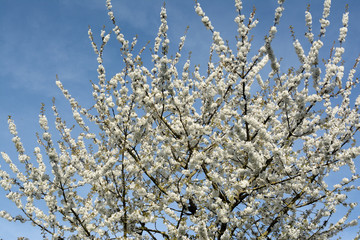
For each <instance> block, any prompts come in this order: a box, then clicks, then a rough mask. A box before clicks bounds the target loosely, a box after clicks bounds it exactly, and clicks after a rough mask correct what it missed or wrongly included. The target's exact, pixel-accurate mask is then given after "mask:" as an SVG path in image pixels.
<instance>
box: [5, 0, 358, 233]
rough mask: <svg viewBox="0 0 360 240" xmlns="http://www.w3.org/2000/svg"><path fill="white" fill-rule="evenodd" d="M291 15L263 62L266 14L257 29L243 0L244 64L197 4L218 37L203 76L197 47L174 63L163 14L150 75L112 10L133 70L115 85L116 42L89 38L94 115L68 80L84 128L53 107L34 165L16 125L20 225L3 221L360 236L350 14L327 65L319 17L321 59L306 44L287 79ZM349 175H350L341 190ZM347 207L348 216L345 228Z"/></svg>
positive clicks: (297, 47) (126, 69) (52, 227)
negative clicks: (259, 31) (279, 48)
mask: <svg viewBox="0 0 360 240" xmlns="http://www.w3.org/2000/svg"><path fill="white" fill-rule="evenodd" d="M283 5H284V0H279V1H278V7H277V8H276V9H275V16H274V22H273V24H272V25H271V26H270V28H269V31H268V32H267V33H266V36H265V38H264V42H263V44H262V45H261V46H260V48H259V49H258V51H257V52H255V51H252V48H253V45H252V40H251V37H250V36H251V30H253V29H254V28H255V27H256V25H257V23H258V20H256V18H255V10H254V11H253V12H251V13H250V14H249V16H248V18H247V17H246V15H245V14H243V6H242V1H241V0H235V8H236V11H237V16H236V17H235V19H234V21H235V23H236V25H237V38H236V39H237V42H236V45H235V46H236V49H235V50H234V51H233V50H232V49H231V47H230V46H229V45H227V44H225V42H226V41H225V40H224V39H223V38H222V36H221V33H220V31H216V29H215V27H214V26H212V24H211V21H210V18H209V17H208V16H206V15H205V12H204V10H203V9H202V8H201V7H200V4H199V3H196V6H195V12H196V13H197V14H198V15H199V16H200V17H201V21H202V22H203V24H204V25H205V27H206V28H207V29H208V30H209V31H210V33H211V36H212V45H211V49H210V52H211V57H210V60H209V63H208V69H207V72H206V74H203V72H202V69H201V68H200V66H198V65H196V66H195V67H192V66H191V60H190V59H188V60H187V61H184V62H183V65H182V66H181V67H179V66H178V65H180V63H181V61H180V57H181V51H182V48H183V46H184V44H185V39H186V37H185V36H182V37H181V38H180V43H179V47H178V50H177V51H176V54H175V55H174V57H170V53H169V52H170V46H171V45H170V40H169V38H168V28H169V27H168V23H167V17H168V16H167V12H166V8H165V6H164V7H162V9H161V12H160V21H161V23H160V27H159V30H158V33H157V35H156V37H155V41H154V47H153V51H152V62H151V63H148V64H144V63H142V61H141V55H142V53H143V51H144V48H141V49H140V50H139V51H138V53H136V52H135V50H136V49H137V47H136V43H137V39H136V38H134V39H132V41H128V40H126V38H125V36H124V34H123V33H122V32H121V29H120V27H119V26H118V25H117V22H116V18H115V15H114V12H113V11H112V4H111V1H110V0H106V6H107V9H108V15H109V18H110V20H111V22H112V23H113V24H114V28H113V34H115V36H116V39H117V40H118V42H119V43H120V45H121V54H122V59H123V69H121V70H120V71H119V72H117V73H116V74H115V75H114V76H112V77H108V76H107V72H106V68H105V66H104V62H103V56H102V55H103V51H104V48H105V46H106V44H107V43H108V42H109V40H110V36H111V35H110V34H106V31H105V30H102V31H101V32H100V37H101V42H100V45H98V44H96V43H95V40H94V37H93V32H92V30H91V29H89V31H88V34H89V38H90V41H91V46H92V48H93V50H94V53H95V55H96V58H97V62H98V68H97V72H98V82H96V83H92V88H93V92H92V96H93V104H92V105H91V106H90V108H89V109H87V108H83V107H81V105H80V104H79V103H78V102H77V100H76V99H75V98H73V97H72V96H71V95H70V93H69V91H68V90H66V89H65V87H64V86H63V84H62V83H61V81H60V80H57V81H56V84H57V86H58V87H59V89H60V90H61V91H62V93H63V95H64V96H65V98H66V99H67V100H68V101H69V104H70V106H71V109H72V116H73V119H74V123H75V125H76V126H75V127H72V126H71V127H70V126H68V124H67V123H66V122H65V121H64V120H63V119H62V118H61V116H60V114H59V112H58V110H57V108H56V106H55V104H54V105H53V107H52V110H53V112H54V115H55V128H56V131H57V132H58V136H59V137H58V138H59V139H57V138H56V135H55V134H51V133H50V129H51V128H50V127H49V125H48V119H47V117H46V115H45V112H44V108H42V110H41V114H40V115H39V124H40V127H41V129H42V134H38V144H39V146H38V147H36V148H35V149H34V151H33V152H34V157H33V158H31V157H30V156H28V155H26V152H25V149H24V147H23V145H22V142H21V139H20V137H19V136H18V132H17V130H16V125H15V123H14V121H13V120H12V119H11V118H9V120H8V124H9V130H10V133H11V134H12V135H13V139H12V141H13V142H14V144H15V147H16V150H17V152H18V154H19V155H18V160H19V165H17V164H15V161H14V160H12V159H11V157H10V156H8V155H7V154H6V153H3V152H2V153H1V155H2V159H3V160H4V162H5V164H6V165H8V167H9V169H10V170H9V172H6V171H4V170H0V185H1V187H2V188H3V189H4V190H5V191H7V198H8V199H9V200H11V201H13V202H14V204H15V205H16V206H17V207H18V208H19V209H20V210H21V211H22V215H18V216H13V215H11V213H8V212H7V211H0V217H2V218H5V219H7V220H9V221H20V222H24V221H30V222H31V223H32V224H34V225H35V226H37V227H39V228H40V229H41V230H42V231H43V233H44V234H45V235H49V236H51V238H52V239H65V238H69V239H329V238H331V237H332V236H335V235H336V234H338V233H340V232H341V231H342V230H343V229H345V228H347V227H351V226H355V225H357V220H356V219H353V218H352V215H351V214H352V213H355V209H358V207H357V204H356V203H354V202H351V201H350V200H348V199H347V194H348V192H351V191H357V190H360V189H359V187H356V185H355V183H356V182H358V180H359V175H358V173H357V171H356V166H355V163H354V160H355V159H356V158H357V157H358V156H359V155H360V146H359V145H358V144H357V143H356V141H355V138H356V137H358V136H359V135H358V134H359V133H358V132H359V129H360V123H359V119H360V97H357V98H356V100H355V102H353V95H354V91H353V89H354V87H355V86H356V84H358V80H357V79H356V78H355V75H356V67H357V63H358V61H356V63H355V64H354V67H353V68H351V69H350V70H349V73H348V75H347V76H346V71H345V70H346V69H345V67H344V65H343V55H344V51H345V49H344V48H343V46H342V43H343V42H344V41H345V38H346V35H347V26H348V14H349V13H348V12H346V13H344V15H343V19H342V23H343V27H342V28H341V29H340V35H339V38H338V45H336V46H334V47H333V48H332V51H331V52H332V54H331V56H330V57H329V59H327V61H324V63H321V62H320V61H319V58H320V57H321V56H322V55H321V53H322V47H323V46H324V43H323V39H322V37H324V34H325V29H326V28H327V27H328V26H329V24H330V23H329V21H328V20H327V19H328V17H329V14H330V6H331V1H330V0H325V1H324V10H323V14H322V17H321V19H320V23H321V28H320V31H319V35H318V36H319V38H318V39H316V40H315V39H314V33H313V30H312V16H311V13H310V10H309V9H308V10H307V11H306V12H305V21H306V26H307V28H308V32H307V33H306V37H307V39H308V40H309V43H310V46H309V48H308V51H306V48H305V47H304V46H305V45H302V44H301V40H300V39H296V38H295V37H294V42H293V46H294V52H295V53H296V55H297V56H298V59H299V64H298V66H297V67H296V68H295V67H294V68H290V69H288V70H285V71H284V69H282V68H281V62H280V60H279V59H278V58H277V57H276V56H277V54H276V49H274V48H273V46H272V41H273V39H274V38H275V37H276V34H277V31H278V28H277V26H278V24H279V22H280V20H281V16H282V13H283V11H284V6H283ZM246 18H247V21H245V20H246ZM252 54H254V55H253V56H252ZM214 59H215V60H214ZM56 140H57V141H56ZM344 167H347V168H348V169H349V170H350V171H349V172H351V173H350V174H349V175H348V176H344V178H342V180H340V181H339V182H337V183H336V184H334V185H333V186H329V185H328V182H327V180H328V178H329V177H331V176H332V174H333V173H334V172H336V171H338V170H340V169H341V168H344ZM339 206H340V207H342V208H343V209H346V211H345V212H343V213H340V215H341V216H340V217H339V215H338V214H339V213H338V212H337V209H338V207H339Z"/></svg>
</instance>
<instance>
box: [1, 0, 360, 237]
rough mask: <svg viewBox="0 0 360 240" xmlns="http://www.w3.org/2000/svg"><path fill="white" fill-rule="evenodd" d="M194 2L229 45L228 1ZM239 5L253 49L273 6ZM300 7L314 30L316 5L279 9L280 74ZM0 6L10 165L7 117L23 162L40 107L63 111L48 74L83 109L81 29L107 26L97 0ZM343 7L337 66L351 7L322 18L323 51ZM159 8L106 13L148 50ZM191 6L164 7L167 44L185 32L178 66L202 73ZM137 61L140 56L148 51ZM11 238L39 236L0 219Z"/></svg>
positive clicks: (203, 52) (357, 8)
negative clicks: (325, 23) (326, 24)
mask: <svg viewBox="0 0 360 240" xmlns="http://www.w3.org/2000/svg"><path fill="white" fill-rule="evenodd" d="M199 2H200V3H201V5H202V7H203V9H204V11H205V12H206V14H207V15H208V16H209V17H210V19H211V21H212V23H213V25H214V26H215V29H216V30H217V31H220V32H221V33H222V36H223V38H225V39H229V40H230V43H231V42H233V40H234V35H235V34H236V28H235V23H234V22H233V18H234V16H235V14H236V13H235V11H234V7H233V1H231V0H226V1H225V0H224V1H219V0H218V1H216V0H206V1H205V0H199ZM244 2H246V3H244V5H245V9H244V13H245V14H246V15H247V16H248V15H249V12H251V10H252V6H253V5H255V6H256V8H257V17H258V18H259V21H260V23H259V25H258V27H257V28H256V29H255V31H253V34H254V36H255V40H254V45H255V46H256V45H257V46H259V45H260V44H261V43H262V39H263V36H264V35H265V34H266V30H267V29H269V27H270V26H271V25H272V23H273V22H272V21H273V15H274V9H275V8H276V2H277V1H275V0H256V1H255V0H247V1H244ZM308 2H310V3H311V11H312V13H313V22H314V24H315V25H314V30H315V31H316V30H318V26H319V24H318V21H317V19H319V17H320V16H321V13H322V1H320V0H319V1H293V0H288V1H287V2H286V3H285V12H284V16H283V19H282V21H281V24H280V26H279V32H278V35H277V37H276V40H275V41H274V49H275V53H276V54H277V57H278V58H280V57H283V58H284V59H285V60H284V66H285V67H290V66H291V65H292V64H293V63H295V64H296V63H297V62H296V57H295V56H294V50H293V48H292V41H291V37H290V33H289V30H288V27H289V25H293V26H294V27H295V32H296V35H297V37H298V38H299V39H300V41H301V42H305V39H304V38H303V33H304V31H305V27H304V26H305V25H304V11H305V9H306V4H307V3H308ZM0 3H1V8H0V32H1V34H0V53H1V57H0V151H6V152H7V153H8V154H9V155H10V156H11V157H12V158H13V159H14V160H15V158H16V156H17V154H16V153H15V151H14V147H13V146H12V142H11V136H10V134H9V133H8V130H7V118H8V117H7V116H8V115H11V116H12V118H13V119H14V120H15V122H16V124H17V127H18V131H19V133H20V137H21V138H22V139H23V142H24V144H25V149H27V151H28V154H31V153H32V149H33V148H34V147H35V144H34V143H35V141H36V137H35V132H36V131H39V127H38V123H37V122H38V114H39V111H40V103H45V105H46V106H47V107H46V109H47V112H48V115H49V116H51V115H52V113H51V110H50V106H51V99H52V97H55V98H56V99H57V105H58V106H59V108H60V111H61V112H62V113H63V115H65V116H66V114H67V113H68V110H69V107H68V105H67V102H66V101H65V100H64V98H63V97H62V94H61V92H60V91H59V90H58V88H57V87H56V85H55V76H56V74H58V75H59V78H60V80H61V81H62V82H63V84H64V86H65V88H67V89H69V91H70V93H71V94H72V95H73V96H75V97H77V99H78V100H79V102H80V103H81V104H82V105H84V106H90V103H91V102H90V103H89V100H90V99H91V85H90V84H89V81H90V80H93V81H96V80H97V72H96V67H97V62H96V56H95V54H94V53H93V50H92V48H91V46H90V42H89V39H88V35H87V31H88V26H91V27H92V29H93V33H94V35H95V36H96V37H98V36H99V34H100V29H101V28H102V26H103V25H105V26H106V30H107V31H110V30H111V29H112V27H113V26H112V24H111V22H110V20H109V19H108V16H107V10H106V7H105V0H33V1H29V0H0ZM346 3H349V9H350V24H349V34H348V38H347V40H346V42H345V44H344V47H345V49H346V54H345V59H347V60H348V61H347V63H348V66H349V65H352V64H353V62H354V61H353V60H354V59H355V58H356V57H357V56H358V54H359V53H360V44H359V40H358V36H360V25H359V24H358V23H359V22H360V15H359V13H360V2H359V1H356V0H348V1H343V0H336V1H335V0H333V4H332V9H331V16H330V21H331V22H332V24H331V25H330V30H329V32H328V33H327V38H326V39H327V40H328V41H326V42H325V44H326V46H330V45H331V43H332V41H333V40H336V39H337V37H338V28H339V27H340V25H341V16H342V13H343V11H344V9H345V4H346ZM162 4H163V0H151V1H149V0H131V1H130V0H113V6H114V13H115V16H116V18H117V21H118V24H119V25H120V27H121V28H122V31H123V33H124V34H125V36H126V37H127V38H128V39H131V38H132V37H134V36H135V34H138V35H139V46H142V45H143V44H144V43H146V42H147V41H148V40H151V41H152V42H151V43H150V45H149V46H153V39H154V37H155V36H156V33H157V29H158V27H159V24H160V20H159V13H160V7H161V6H162ZM193 5H194V2H193V1H192V0H186V1H180V0H174V1H167V3H166V6H167V10H168V23H169V27H170V30H169V36H170V40H171V43H172V45H171V46H172V47H173V51H175V50H176V49H177V44H178V41H179V38H180V36H182V34H183V32H184V31H185V28H186V26H187V25H190V29H189V32H188V35H187V41H186V43H185V47H184V50H183V53H184V54H183V56H184V58H186V57H187V54H185V53H186V52H188V51H192V63H193V64H197V63H200V64H201V66H204V67H205V64H206V62H207V59H208V52H209V48H208V47H209V45H210V40H211V35H210V33H209V31H206V30H205V29H204V27H203V26H202V23H201V21H200V18H199V17H198V16H197V15H196V14H195V11H194V8H193ZM98 39H99V38H98ZM326 46H325V47H324V48H326ZM118 47H119V46H118V45H117V42H116V40H115V38H112V39H111V40H110V43H109V46H108V47H107V48H105V53H104V61H105V67H106V70H107V72H108V74H107V75H108V76H112V75H113V74H114V73H116V72H117V71H121V59H120V58H119V51H118ZM145 53H146V54H148V53H149V51H145ZM326 54H328V52H326ZM326 56H328V55H326ZM347 69H349V68H347ZM87 103H89V104H87ZM0 164H2V162H0ZM2 165H4V164H2ZM0 206H1V207H0V208H1V209H2V208H6V209H11V210H14V211H15V209H14V208H13V206H12V204H11V203H9V201H7V199H6V198H5V197H4V192H3V191H0ZM11 210H10V211H11ZM351 232H354V231H349V233H350V234H352V233H351ZM18 236H26V237H29V238H30V239H39V236H40V231H38V230H37V229H35V228H33V227H32V226H31V225H28V224H19V223H8V222H7V221H5V220H2V219H0V238H3V239H16V237H18Z"/></svg>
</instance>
